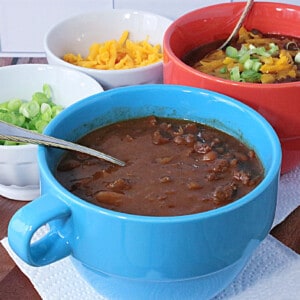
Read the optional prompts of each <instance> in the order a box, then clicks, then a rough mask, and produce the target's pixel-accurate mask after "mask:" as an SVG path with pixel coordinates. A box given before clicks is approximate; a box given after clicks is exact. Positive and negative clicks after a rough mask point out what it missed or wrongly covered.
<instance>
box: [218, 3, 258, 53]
mask: <svg viewBox="0 0 300 300" xmlns="http://www.w3.org/2000/svg"><path fill="white" fill-rule="evenodd" d="M253 2H254V0H247V3H246V5H245V8H244V11H243V13H242V15H241V17H240V19H239V21H238V22H237V24H236V25H235V27H234V29H233V31H232V32H231V34H230V36H229V37H228V39H227V40H226V41H225V42H224V43H223V44H222V45H221V46H220V47H219V48H218V49H220V50H221V49H223V48H225V47H226V46H227V44H229V43H230V41H231V40H232V39H233V37H234V36H236V35H237V33H238V32H239V30H240V28H241V26H242V25H243V23H244V21H245V19H246V17H247V15H248V13H249V12H250V10H251V7H252V4H253Z"/></svg>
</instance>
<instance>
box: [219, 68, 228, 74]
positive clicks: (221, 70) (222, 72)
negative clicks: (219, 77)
mask: <svg viewBox="0 0 300 300" xmlns="http://www.w3.org/2000/svg"><path fill="white" fill-rule="evenodd" d="M227 71H228V70H227V67H223V68H221V69H220V71H219V72H220V73H221V74H225V73H226V72H227Z"/></svg>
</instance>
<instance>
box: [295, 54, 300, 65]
mask: <svg viewBox="0 0 300 300" xmlns="http://www.w3.org/2000/svg"><path fill="white" fill-rule="evenodd" d="M295 63H296V64H300V52H298V53H297V54H296V55H295Z"/></svg>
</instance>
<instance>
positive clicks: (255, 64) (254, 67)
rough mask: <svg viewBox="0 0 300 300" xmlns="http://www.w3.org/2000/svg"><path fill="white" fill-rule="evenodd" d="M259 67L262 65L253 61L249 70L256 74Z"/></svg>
mask: <svg viewBox="0 0 300 300" xmlns="http://www.w3.org/2000/svg"><path fill="white" fill-rule="evenodd" d="M261 66H262V63H261V62H260V61H253V65H252V68H251V69H252V70H253V71H255V72H258V71H259V69H260V67H261Z"/></svg>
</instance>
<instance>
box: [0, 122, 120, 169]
mask: <svg viewBox="0 0 300 300" xmlns="http://www.w3.org/2000/svg"><path fill="white" fill-rule="evenodd" d="M0 140H7V141H15V142H20V143H30V144H39V145H44V146H48V147H55V148H61V149H66V150H72V151H77V152H81V153H84V154H88V155H91V156H94V157H97V158H100V159H104V160H106V161H109V162H111V163H113V164H116V165H119V166H122V167H123V166H125V162H123V161H121V160H119V159H117V158H115V157H112V156H110V155H108V154H105V153H102V152H99V151H97V150H94V149H91V148H88V147H85V146H82V145H79V144H75V143H72V142H68V141H65V140H62V139H58V138H54V137H52V136H48V135H45V134H40V133H36V132H33V131H31V130H27V129H24V128H21V127H18V126H15V125H12V124H8V123H6V122H3V121H0ZM0 147H1V146H0Z"/></svg>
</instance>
